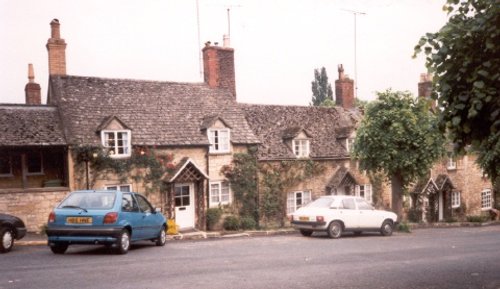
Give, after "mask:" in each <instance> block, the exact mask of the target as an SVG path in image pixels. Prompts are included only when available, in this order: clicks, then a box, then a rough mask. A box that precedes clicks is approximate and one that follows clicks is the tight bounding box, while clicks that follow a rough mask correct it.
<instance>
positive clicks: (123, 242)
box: [116, 229, 130, 254]
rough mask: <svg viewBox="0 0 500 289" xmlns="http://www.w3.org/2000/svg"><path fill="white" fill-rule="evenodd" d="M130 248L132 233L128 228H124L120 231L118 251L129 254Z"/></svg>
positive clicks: (117, 244)
mask: <svg viewBox="0 0 500 289" xmlns="http://www.w3.org/2000/svg"><path fill="white" fill-rule="evenodd" d="M129 248H130V233H129V232H128V230H126V229H124V230H122V232H121V233H120V236H119V237H118V241H117V242H116V253H117V254H127V252H128V249H129Z"/></svg>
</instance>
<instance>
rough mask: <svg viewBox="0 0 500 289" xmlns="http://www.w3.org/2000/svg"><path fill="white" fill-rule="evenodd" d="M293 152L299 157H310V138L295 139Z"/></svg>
mask: <svg viewBox="0 0 500 289" xmlns="http://www.w3.org/2000/svg"><path fill="white" fill-rule="evenodd" d="M292 146H293V154H294V155H295V156H296V157H298V158H307V157H309V140H308V139H294V140H293V141H292Z"/></svg>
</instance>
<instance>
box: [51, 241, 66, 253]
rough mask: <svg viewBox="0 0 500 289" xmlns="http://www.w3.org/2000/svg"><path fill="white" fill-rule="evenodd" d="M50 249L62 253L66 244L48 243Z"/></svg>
mask: <svg viewBox="0 0 500 289" xmlns="http://www.w3.org/2000/svg"><path fill="white" fill-rule="evenodd" d="M50 250H51V251H52V253H54V254H64V252H66V250H68V244H66V243H55V244H51V245H50Z"/></svg>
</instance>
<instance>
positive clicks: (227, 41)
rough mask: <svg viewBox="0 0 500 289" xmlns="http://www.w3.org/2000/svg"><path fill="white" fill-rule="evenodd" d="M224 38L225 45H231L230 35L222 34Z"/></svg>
mask: <svg viewBox="0 0 500 289" xmlns="http://www.w3.org/2000/svg"><path fill="white" fill-rule="evenodd" d="M222 39H223V40H222V43H223V47H231V40H230V39H229V35H227V34H224V35H223V36H222Z"/></svg>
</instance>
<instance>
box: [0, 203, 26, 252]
mask: <svg viewBox="0 0 500 289" xmlns="http://www.w3.org/2000/svg"><path fill="white" fill-rule="evenodd" d="M25 235H26V226H25V225H24V222H23V220H21V219H19V218H18V217H16V216H12V215H8V214H1V213H0V253H7V252H9V251H10V250H11V249H12V247H14V240H20V239H22V238H23V237H24V236H25Z"/></svg>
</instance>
